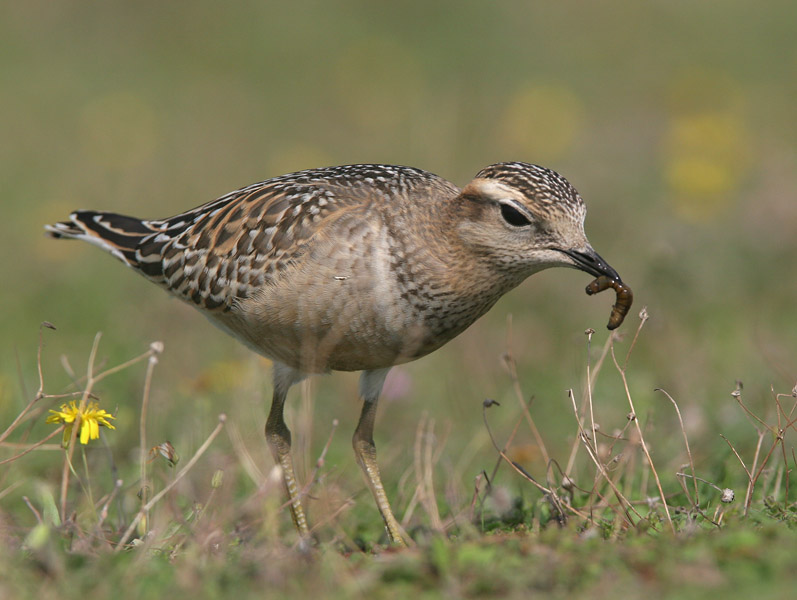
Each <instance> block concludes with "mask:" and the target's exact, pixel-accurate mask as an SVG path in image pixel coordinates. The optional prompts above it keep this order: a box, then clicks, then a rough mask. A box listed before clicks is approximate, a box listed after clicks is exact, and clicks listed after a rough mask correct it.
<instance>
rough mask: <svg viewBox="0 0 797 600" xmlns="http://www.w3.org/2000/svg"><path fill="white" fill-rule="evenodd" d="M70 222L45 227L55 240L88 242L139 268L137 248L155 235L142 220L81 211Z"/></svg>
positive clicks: (73, 215)
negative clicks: (148, 237) (151, 235)
mask: <svg viewBox="0 0 797 600" xmlns="http://www.w3.org/2000/svg"><path fill="white" fill-rule="evenodd" d="M69 219H70V220H69V221H62V222H60V223H56V224H55V225H45V227H44V228H45V229H46V230H47V232H48V233H49V235H50V236H52V237H54V238H67V239H77V240H84V241H86V242H88V243H90V244H94V245H95V246H99V247H100V248H102V249H103V250H105V251H106V252H109V253H111V254H113V255H114V256H115V257H116V258H118V259H119V260H121V261H122V262H124V263H126V264H127V265H128V266H131V267H134V268H138V267H139V262H138V260H137V259H136V248H137V247H138V245H139V243H140V242H141V240H142V239H143V238H145V237H146V236H148V235H150V234H152V233H154V231H153V229H151V228H150V227H148V226H147V224H146V223H145V222H144V221H142V220H141V219H136V218H134V217H127V216H125V215H117V214H115V213H107V212H99V211H95V210H77V211H75V212H73V213H72V214H71V215H69Z"/></svg>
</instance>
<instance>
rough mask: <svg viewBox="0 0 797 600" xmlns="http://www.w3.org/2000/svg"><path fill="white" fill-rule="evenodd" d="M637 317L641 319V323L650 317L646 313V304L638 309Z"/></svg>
mask: <svg viewBox="0 0 797 600" xmlns="http://www.w3.org/2000/svg"><path fill="white" fill-rule="evenodd" d="M639 318H640V319H642V322H643V323H644V322H645V321H647V320H648V319H649V318H650V315H648V307H647V306H643V307H642V310H640V311H639Z"/></svg>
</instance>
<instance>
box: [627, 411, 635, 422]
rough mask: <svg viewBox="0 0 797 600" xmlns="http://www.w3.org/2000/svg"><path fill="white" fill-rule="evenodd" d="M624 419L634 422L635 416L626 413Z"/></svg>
mask: <svg viewBox="0 0 797 600" xmlns="http://www.w3.org/2000/svg"><path fill="white" fill-rule="evenodd" d="M625 418H626V419H628V420H629V421H635V420H636V415H635V414H634V413H632V412H630V413H628V414H627V415H626V416H625Z"/></svg>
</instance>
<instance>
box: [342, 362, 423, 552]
mask: <svg viewBox="0 0 797 600" xmlns="http://www.w3.org/2000/svg"><path fill="white" fill-rule="evenodd" d="M388 371H389V369H379V370H375V371H365V372H363V374H362V377H361V378H360V393H361V395H362V397H363V410H362V412H361V413H360V421H359V422H358V423H357V429H356V430H355V431H354V437H353V438H352V446H354V454H355V456H356V457H357V463H358V464H359V465H360V468H361V469H362V470H363V473H365V478H366V479H367V481H368V487H370V488H371V493H372V494H373V495H374V498H375V499H376V505H377V507H378V508H379V512H380V513H381V515H382V519H383V520H384V522H385V529H387V535H388V538H389V539H390V542H391V543H393V544H395V545H397V546H407V541H406V540H408V539H409V537H407V536H406V534H405V533H404V530H403V529H402V527H401V525H399V522H398V521H397V520H396V517H394V516H393V511H392V510H391V509H390V502H388V499H387V494H385V488H384V487H383V486H382V478H381V477H380V475H379V465H377V463H376V446H375V445H374V437H373V433H374V419H375V417H376V405H377V402H378V401H379V394H380V392H381V391H382V384H383V383H384V381H385V376H387V372H388ZM410 543H411V542H410Z"/></svg>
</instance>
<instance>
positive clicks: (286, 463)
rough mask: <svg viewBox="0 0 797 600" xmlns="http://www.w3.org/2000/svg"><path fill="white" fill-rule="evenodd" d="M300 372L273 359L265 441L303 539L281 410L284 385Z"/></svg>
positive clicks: (304, 533) (301, 511)
mask: <svg viewBox="0 0 797 600" xmlns="http://www.w3.org/2000/svg"><path fill="white" fill-rule="evenodd" d="M302 377H303V376H302V374H301V373H299V372H298V371H295V370H294V369H291V368H290V367H286V366H284V365H281V364H279V363H274V396H273V398H272V400H271V410H270V411H269V413H268V420H266V441H267V442H268V447H269V449H270V450H271V454H272V455H273V456H274V461H275V462H276V463H277V464H278V465H279V466H280V468H281V469H282V481H283V483H284V484H285V489H286V491H287V492H288V500H289V501H290V508H291V517H293V523H294V525H296V529H298V530H299V535H301V536H302V538H303V539H308V538H309V537H310V531H309V529H308V527H307V518H306V517H305V515H304V508H303V507H302V499H301V496H300V494H299V489H300V488H299V483H298V481H297V480H296V473H295V472H294V470H293V459H292V458H291V432H290V430H289V429H288V426H287V425H286V424H285V419H284V418H283V415H282V411H283V408H284V406H285V397H286V396H287V395H288V389H290V387H291V386H292V385H293V384H294V383H296V382H297V381H300V380H301V379H302Z"/></svg>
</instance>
